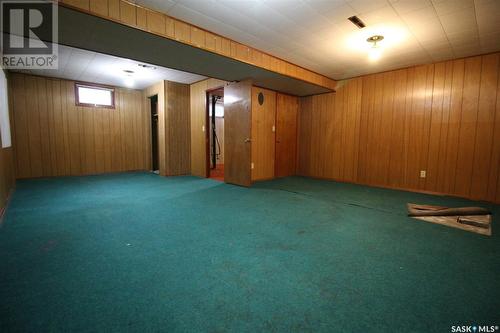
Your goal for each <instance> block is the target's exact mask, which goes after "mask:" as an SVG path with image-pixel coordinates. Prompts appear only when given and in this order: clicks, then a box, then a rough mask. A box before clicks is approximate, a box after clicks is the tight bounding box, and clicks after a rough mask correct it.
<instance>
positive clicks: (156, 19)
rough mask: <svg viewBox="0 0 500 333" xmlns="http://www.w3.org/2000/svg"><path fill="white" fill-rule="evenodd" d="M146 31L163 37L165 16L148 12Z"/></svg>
mask: <svg viewBox="0 0 500 333" xmlns="http://www.w3.org/2000/svg"><path fill="white" fill-rule="evenodd" d="M146 16H147V24H148V30H149V31H151V32H154V33H157V34H160V35H165V16H164V15H162V14H160V13H158V12H154V11H151V10H148V11H147V13H146Z"/></svg>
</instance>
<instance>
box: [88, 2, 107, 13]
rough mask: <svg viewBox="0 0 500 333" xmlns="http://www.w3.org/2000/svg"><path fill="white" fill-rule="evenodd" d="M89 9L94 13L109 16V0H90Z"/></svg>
mask: <svg viewBox="0 0 500 333" xmlns="http://www.w3.org/2000/svg"><path fill="white" fill-rule="evenodd" d="M89 9H90V11H91V12H92V13H94V14H97V15H100V16H104V17H106V16H108V14H109V13H108V1H107V0H90V4H89Z"/></svg>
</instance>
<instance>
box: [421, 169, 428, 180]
mask: <svg viewBox="0 0 500 333" xmlns="http://www.w3.org/2000/svg"><path fill="white" fill-rule="evenodd" d="M426 176H427V172H426V171H425V170H420V178H425V177H426Z"/></svg>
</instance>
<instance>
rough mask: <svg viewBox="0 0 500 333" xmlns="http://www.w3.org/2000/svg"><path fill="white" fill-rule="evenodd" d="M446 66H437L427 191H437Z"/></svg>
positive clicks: (427, 168) (426, 182) (431, 120)
mask: <svg viewBox="0 0 500 333" xmlns="http://www.w3.org/2000/svg"><path fill="white" fill-rule="evenodd" d="M445 72H446V64H445V63H439V64H436V65H435V72H434V87H433V91H432V107H431V116H430V133H429V144H428V147H429V151H428V155H427V167H426V171H427V172H426V176H427V178H426V181H425V189H426V190H427V191H437V185H438V179H437V177H438V168H439V165H438V163H439V154H440V148H441V147H440V144H441V135H442V133H441V129H442V128H441V127H442V126H441V124H442V123H443V96H444V94H443V91H444V80H445Z"/></svg>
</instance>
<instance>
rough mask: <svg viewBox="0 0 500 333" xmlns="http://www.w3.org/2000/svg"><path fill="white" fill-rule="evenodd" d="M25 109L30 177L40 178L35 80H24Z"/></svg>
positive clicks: (41, 171) (30, 78)
mask: <svg viewBox="0 0 500 333" xmlns="http://www.w3.org/2000/svg"><path fill="white" fill-rule="evenodd" d="M26 96H28V98H27V99H26V109H27V111H28V113H29V115H30V116H29V118H28V140H29V158H30V165H31V175H30V176H31V177H42V176H43V166H42V142H41V136H40V112H39V102H38V95H37V92H36V78H35V77H32V76H31V77H27V78H26Z"/></svg>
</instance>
